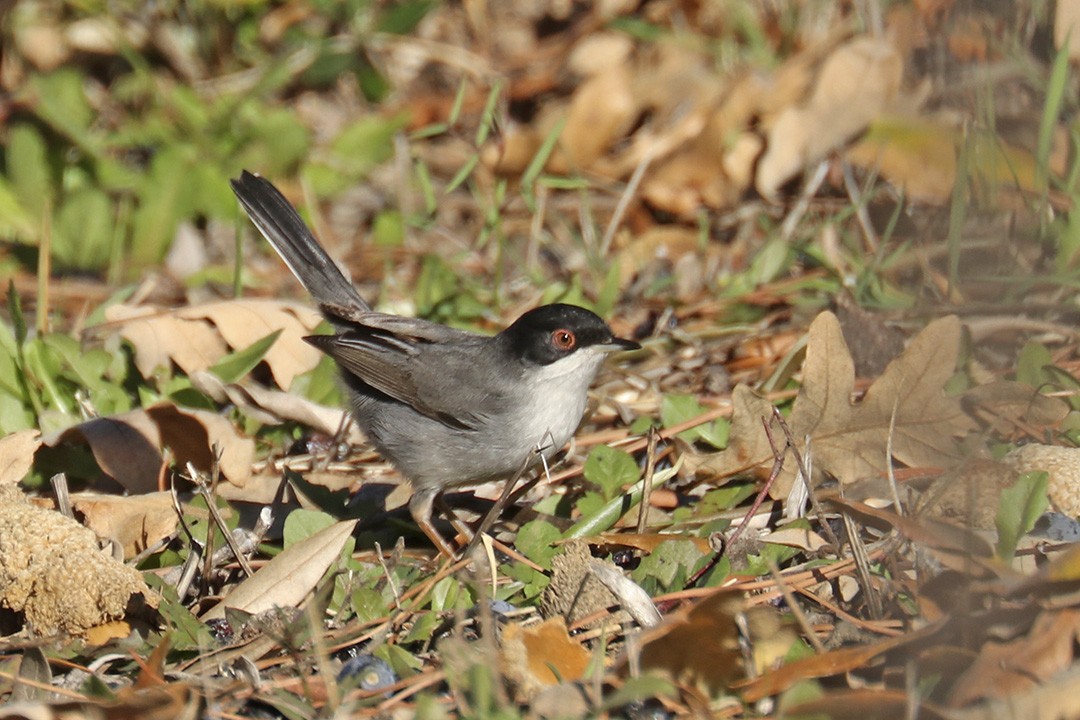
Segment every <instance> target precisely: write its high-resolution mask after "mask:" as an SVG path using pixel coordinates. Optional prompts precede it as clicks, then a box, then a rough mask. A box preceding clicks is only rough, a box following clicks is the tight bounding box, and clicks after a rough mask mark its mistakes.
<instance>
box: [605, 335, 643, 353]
mask: <svg viewBox="0 0 1080 720" xmlns="http://www.w3.org/2000/svg"><path fill="white" fill-rule="evenodd" d="M593 347H595V348H596V349H597V350H600V351H601V352H624V351H626V350H640V349H641V343H637V342H634V341H633V340H626V339H625V338H619V337H613V338H611V339H610V340H608V341H607V342H606V343H601V344H599V345H594V346H593Z"/></svg>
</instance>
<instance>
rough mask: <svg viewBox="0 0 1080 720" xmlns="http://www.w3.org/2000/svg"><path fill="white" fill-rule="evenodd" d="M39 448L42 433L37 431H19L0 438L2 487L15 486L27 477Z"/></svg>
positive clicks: (0, 479) (0, 476)
mask: <svg viewBox="0 0 1080 720" xmlns="http://www.w3.org/2000/svg"><path fill="white" fill-rule="evenodd" d="M39 447H41V433H40V432H39V431H37V430H19V431H18V432H13V433H11V434H10V435H6V436H5V437H2V438H0V487H3V486H4V485H15V484H16V483H18V482H19V481H20V480H22V479H23V478H24V477H26V473H28V472H30V466H31V465H33V464H34V453H35V452H37V449H38V448H39Z"/></svg>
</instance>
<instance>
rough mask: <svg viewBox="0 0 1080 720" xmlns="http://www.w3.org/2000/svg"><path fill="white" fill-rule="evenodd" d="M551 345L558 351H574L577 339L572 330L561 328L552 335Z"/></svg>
mask: <svg viewBox="0 0 1080 720" xmlns="http://www.w3.org/2000/svg"><path fill="white" fill-rule="evenodd" d="M551 344H552V345H554V346H555V348H556V349H558V350H573V349H574V346H575V345H577V337H576V336H575V335H574V333H573V332H571V331H570V330H567V329H565V328H559V329H558V330H556V331H555V332H553V333H551Z"/></svg>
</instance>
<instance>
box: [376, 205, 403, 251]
mask: <svg viewBox="0 0 1080 720" xmlns="http://www.w3.org/2000/svg"><path fill="white" fill-rule="evenodd" d="M371 239H372V240H373V241H374V242H375V244H376V245H378V246H379V247H400V246H401V245H402V244H403V243H404V242H405V218H403V217H402V215H401V212H400V211H398V210H384V211H383V212H381V213H379V214H378V215H376V216H375V224H374V225H373V226H372V228H371Z"/></svg>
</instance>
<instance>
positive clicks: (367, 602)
mask: <svg viewBox="0 0 1080 720" xmlns="http://www.w3.org/2000/svg"><path fill="white" fill-rule="evenodd" d="M351 602H352V608H353V612H355V613H356V619H357V620H359V621H360V622H361V623H369V622H374V621H375V620H379V619H381V618H384V617H386V616H387V614H388V613H389V612H390V606H389V604H388V603H387V602H386V600H385V599H384V598H383V596H382V593H380V592H379V591H378V590H376V589H374V588H371V587H364V586H362V587H358V588H357V589H356V590H354V591H353V594H352V598H351Z"/></svg>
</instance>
